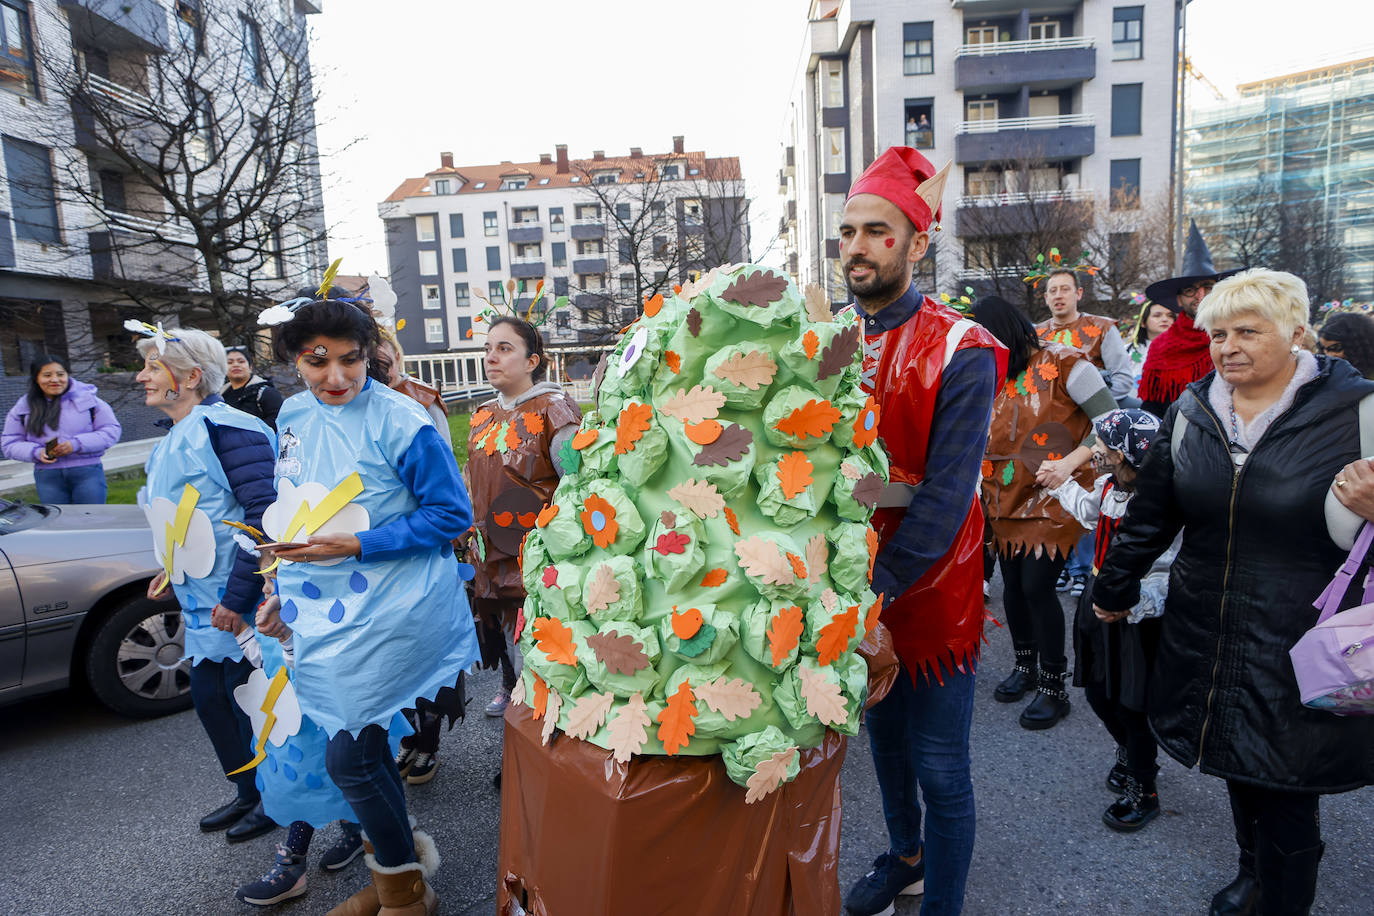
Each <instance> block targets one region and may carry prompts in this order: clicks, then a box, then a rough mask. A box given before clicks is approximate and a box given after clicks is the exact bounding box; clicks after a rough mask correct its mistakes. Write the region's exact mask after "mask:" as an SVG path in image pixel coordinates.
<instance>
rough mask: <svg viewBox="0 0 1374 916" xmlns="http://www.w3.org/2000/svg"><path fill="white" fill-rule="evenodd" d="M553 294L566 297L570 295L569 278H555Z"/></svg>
mask: <svg viewBox="0 0 1374 916" xmlns="http://www.w3.org/2000/svg"><path fill="white" fill-rule="evenodd" d="M553 294H554V295H555V296H566V295H567V294H568V278H567V277H554V278H553Z"/></svg>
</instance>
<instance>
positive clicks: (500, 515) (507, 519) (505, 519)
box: [491, 512, 515, 528]
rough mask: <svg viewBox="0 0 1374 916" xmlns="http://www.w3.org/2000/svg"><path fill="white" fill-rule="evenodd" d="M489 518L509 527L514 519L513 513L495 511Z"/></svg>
mask: <svg viewBox="0 0 1374 916" xmlns="http://www.w3.org/2000/svg"><path fill="white" fill-rule="evenodd" d="M491 520H492V521H493V522H495V523H496V524H498V525H500V526H501V527H502V528H509V527H510V523H511V522H513V521H515V513H513V512H497V513H496V514H495V515H493V516H492V517H491Z"/></svg>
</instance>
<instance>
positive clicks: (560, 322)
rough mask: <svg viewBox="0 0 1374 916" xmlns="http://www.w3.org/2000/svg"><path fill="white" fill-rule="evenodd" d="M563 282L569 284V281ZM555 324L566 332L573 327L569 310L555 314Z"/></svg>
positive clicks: (561, 310)
mask: <svg viewBox="0 0 1374 916" xmlns="http://www.w3.org/2000/svg"><path fill="white" fill-rule="evenodd" d="M563 282H564V283H567V282H568V281H567V280H564V281H563ZM554 322H555V325H556V327H557V328H558V329H559V330H560V331H566V330H567V329H568V328H570V327H572V316H571V315H569V314H568V311H567V309H560V310H559V311H557V312H554Z"/></svg>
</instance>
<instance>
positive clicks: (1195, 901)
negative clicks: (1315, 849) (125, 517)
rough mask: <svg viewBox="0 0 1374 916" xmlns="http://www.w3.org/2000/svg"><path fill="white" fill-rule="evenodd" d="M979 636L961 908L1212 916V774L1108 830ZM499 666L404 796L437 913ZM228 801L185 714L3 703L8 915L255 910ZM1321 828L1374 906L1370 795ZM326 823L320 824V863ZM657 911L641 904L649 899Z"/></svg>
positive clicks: (482, 896)
mask: <svg viewBox="0 0 1374 916" xmlns="http://www.w3.org/2000/svg"><path fill="white" fill-rule="evenodd" d="M995 590H996V585H994V594H996V591H995ZM1065 603H1066V604H1067V601H1066V602H1065ZM994 613H995V614H997V615H998V616H1000V611H998V609H997V608H994ZM988 640H989V644H988V645H987V647H986V649H985V665H984V672H985V673H984V675H983V676H982V678H981V679H980V683H979V685H978V699H977V703H976V706H975V713H974V725H973V734H972V746H973V779H974V785H975V790H976V794H977V805H978V838H977V846H976V848H975V850H974V860H973V869H972V873H971V875H970V877H969V882H968V896H967V900H966V905H965V909H964V912H965V913H967V914H971V916H981V914H989V916H1016V914H1050V913H1055V914H1062V913H1069V914H1079V913H1082V914H1113V916H1114V914H1175V913H1178V914H1187V913H1197V914H1202V913H1205V912H1206V911H1207V903H1208V900H1209V899H1210V897H1211V895H1212V893H1213V892H1215V891H1216V890H1217V889H1218V888H1220V887H1221V886H1222V885H1224V884H1226V883H1227V882H1228V881H1229V880H1230V879H1231V877H1232V876H1233V874H1234V872H1235V848H1234V844H1233V840H1232V838H1231V837H1232V831H1231V817H1230V809H1229V807H1228V806H1227V802H1226V792H1225V787H1224V785H1223V784H1222V782H1221V781H1220V780H1218V779H1214V778H1212V777H1208V776H1202V775H1200V774H1198V773H1197V772H1196V771H1188V770H1185V769H1183V768H1182V767H1181V766H1179V765H1177V764H1175V763H1174V762H1172V761H1169V760H1165V761H1164V762H1163V764H1162V766H1163V770H1162V772H1161V773H1160V785H1159V789H1160V798H1161V801H1162V802H1163V806H1164V813H1163V815H1162V816H1161V817H1160V818H1158V819H1157V820H1156V821H1155V822H1154V823H1152V824H1151V825H1150V826H1148V827H1147V828H1146V829H1145V830H1144V831H1143V832H1141V833H1139V834H1135V835H1120V834H1116V833H1113V832H1112V831H1110V830H1108V829H1106V828H1105V827H1104V826H1103V825H1102V822H1101V820H1100V818H1101V814H1102V811H1103V809H1104V808H1105V807H1106V806H1107V805H1108V804H1109V803H1110V802H1111V800H1112V799H1111V796H1110V794H1109V793H1108V791H1107V790H1106V788H1105V787H1104V786H1103V785H1102V780H1103V778H1104V776H1105V775H1106V772H1107V769H1108V767H1109V766H1110V765H1111V762H1112V760H1113V747H1112V744H1111V741H1110V739H1109V738H1108V736H1107V733H1106V731H1105V730H1104V729H1103V728H1102V726H1101V724H1100V723H1098V721H1097V720H1096V718H1095V717H1094V716H1093V714H1092V712H1091V710H1090V709H1089V708H1088V705H1087V703H1086V702H1085V701H1084V700H1083V699H1082V693H1081V692H1080V691H1076V690H1075V691H1073V703H1074V706H1073V713H1072V714H1071V715H1070V716H1069V718H1068V719H1067V720H1065V721H1064V722H1062V723H1060V724H1059V725H1058V726H1057V727H1055V728H1053V729H1051V730H1049V731H1045V732H1029V731H1025V730H1023V729H1022V728H1020V727H1019V726H1018V725H1017V723H1016V716H1017V714H1018V713H1019V710H1020V705H1021V704H1013V705H1003V704H1000V703H996V702H994V701H993V700H992V695H991V694H992V688H993V686H994V684H995V683H996V682H997V680H998V679H1000V678H1001V677H1002V676H1003V675H1004V674H1005V672H1006V670H1007V668H1008V667H1009V666H1010V658H1011V648H1010V640H1009V638H1008V636H1007V633H1006V630H1005V629H1000V628H997V627H992V626H990V627H989V629H988ZM495 677H496V676H495V674H494V673H491V672H482V673H479V674H478V675H477V676H476V677H475V678H474V679H473V681H472V697H473V702H472V709H473V712H474V715H473V716H471V717H470V718H469V719H468V721H466V722H462V723H459V724H458V725H457V726H456V727H455V728H454V729H453V730H452V731H451V732H448V733H446V734H445V735H444V737H443V744H442V747H441V752H440V759H441V765H440V767H439V770H438V773H437V775H436V777H435V779H434V780H433V781H432V782H430V783H429V784H427V785H424V786H414V787H411V788H410V789H409V795H410V802H411V813H412V814H414V815H415V816H416V817H417V818H418V820H419V823H420V825H421V826H422V827H423V828H424V829H426V830H428V831H430V832H431V833H432V834H433V835H434V837H435V840H436V841H437V843H438V846H439V849H440V851H441V853H442V855H443V859H444V861H443V864H442V866H441V868H440V870H439V874H438V876H437V879H436V881H435V885H436V889H437V890H438V892H439V896H440V899H441V901H442V907H441V912H443V913H446V914H449V916H469V914H474V916H475V914H483V916H490V914H493V913H494V912H495V904H494V899H495V897H494V894H495V883H496V850H497V834H498V824H499V810H498V809H499V793H498V791H497V790H496V789H495V788H494V787H493V785H492V777H493V776H494V775H495V773H496V772H497V769H498V768H499V766H500V757H501V728H502V726H501V722H500V720H496V719H487V718H485V717H483V716H482V714H481V707H482V705H483V704H484V703H485V701H486V699H487V698H488V697H489V696H490V695H491V693H492V691H493V690H494V688H495V686H496V679H495ZM842 778H843V797H844V821H843V831H842V833H843V836H842V843H841V849H840V883H841V886H842V887H848V886H849V884H850V883H852V882H853V881H854V880H855V879H857V878H858V877H859V876H860V875H862V874H863V873H864V872H865V871H867V869H868V867H869V863H870V861H871V860H872V858H873V857H874V856H876V855H877V854H878V853H879V852H880V851H882V850H883V849H884V848H885V845H886V833H885V830H884V828H883V823H882V814H881V807H880V804H879V800H878V788H877V783H876V780H875V779H874V776H873V769H872V764H871V762H870V758H869V752H868V743H867V737H866V736H865V735H864V734H862V733H861V734H860V736H859V738H858V739H856V740H854V741H851V742H850V743H849V754H848V758H847V760H846V762H845V766H844V771H843V777H842ZM229 796H230V791H229V788H228V783H226V782H225V781H224V779H223V778H222V777H221V776H219V774H218V773H217V772H216V769H215V765H214V758H213V756H212V754H211V750H210V746H209V742H208V740H207V739H206V737H205V735H204V733H203V732H202V731H201V729H200V725H199V723H198V722H197V721H196V718H195V715H194V713H192V712H186V713H181V714H178V715H174V716H169V717H166V718H163V719H158V720H153V721H144V722H137V721H131V720H127V719H122V718H120V717H119V716H116V715H114V714H113V713H109V712H107V711H105V710H104V709H103V708H102V707H100V706H99V705H98V704H97V703H96V702H95V701H94V700H93V699H91V698H89V697H88V696H86V695H85V694H84V693H81V692H77V691H73V692H68V693H62V694H57V695H53V696H50V697H46V698H42V699H38V700H33V701H30V702H27V703H23V704H20V705H17V706H10V707H5V708H3V709H0V852H3V859H2V860H0V861H2V862H3V864H0V913H14V914H23V916H48V914H54V916H56V914H60V916H67V914H81V916H105V914H111V916H114V914H121V916H122V914H139V916H143V914H158V916H161V914H195V916H214V914H247V913H251V912H253V911H254V910H255V908H254V907H250V906H247V905H245V904H241V903H239V902H238V901H236V900H235V899H234V898H233V890H234V888H235V887H236V886H237V885H238V884H240V883H241V882H243V881H245V880H248V879H250V878H253V877H256V876H257V875H258V874H260V873H262V872H263V871H265V870H266V869H267V867H268V866H269V865H270V864H271V860H272V854H273V847H274V844H275V843H276V842H277V841H278V840H279V839H282V838H283V833H277V834H274V835H269V836H267V837H263V838H260V839H257V840H253V841H250V842H248V843H244V844H240V845H237V846H230V845H227V844H226V843H225V841H224V837H223V835H222V834H202V833H200V832H199V831H198V830H197V829H196V823H195V822H196V820H197V819H198V818H199V817H200V815H202V814H203V813H205V812H207V811H209V810H210V809H211V808H214V807H216V806H217V805H219V804H220V803H222V802H224V801H227V800H228V798H229ZM1322 826H1323V833H1324V835H1325V838H1326V843H1327V850H1326V857H1325V859H1324V861H1323V863H1322V872H1321V882H1320V887H1319V889H1318V896H1317V906H1316V909H1315V910H1314V912H1316V913H1321V914H1341V916H1357V914H1358V916H1368V914H1370V913H1374V903H1371V900H1370V896H1369V894H1370V891H1369V889H1370V888H1371V887H1374V855H1371V853H1370V850H1371V849H1374V790H1370V789H1366V790H1363V791H1360V792H1354V793H1348V794H1345V795H1339V796H1333V797H1328V798H1326V799H1325V800H1324V801H1323V802H1322ZM336 830H337V827H333V826H331V827H330V828H328V829H327V830H325V831H323V832H322V833H321V834H317V838H316V840H315V848H314V850H312V862H313V861H314V860H315V859H317V858H318V855H319V853H320V852H321V851H322V850H323V849H324V848H325V847H326V846H327V845H328V843H330V842H332V840H333V839H334V837H335V835H336V834H335V831H336ZM707 867H715V868H721V869H728V868H730V867H731V864H730V863H728V862H720V863H712V864H710V865H708V866H707ZM365 881H366V871H365V869H364V868H363V867H362V863H361V859H360V860H359V861H358V862H356V863H355V864H354V865H353V866H350V868H348V869H347V870H345V871H344V872H343V873H342V874H339V875H330V874H326V873H325V872H323V871H321V870H319V869H318V868H312V870H311V872H310V892H309V893H308V894H307V895H306V896H305V897H303V898H299V899H298V900H295V901H291V902H289V903H287V904H284V905H282V906H281V907H280V908H279V909H280V911H281V912H283V913H288V914H291V916H306V914H322V913H325V912H326V911H327V910H328V909H329V908H330V907H331V906H332V905H333V904H335V903H337V902H338V901H339V900H341V899H343V898H344V897H345V896H347V895H348V894H350V893H352V892H353V891H354V890H356V889H358V888H359V887H361V886H362V885H363V883H364V882H365ZM651 909H652V903H651V902H650V901H646V902H645V909H644V910H643V912H644V913H648V912H651ZM919 910H920V898H902V900H901V901H900V902H899V903H898V906H897V913H898V914H903V916H914V914H916V913H918V912H919ZM554 916H592V914H554ZM615 916H619V914H615ZM710 916H718V914H710ZM719 916H724V914H719Z"/></svg>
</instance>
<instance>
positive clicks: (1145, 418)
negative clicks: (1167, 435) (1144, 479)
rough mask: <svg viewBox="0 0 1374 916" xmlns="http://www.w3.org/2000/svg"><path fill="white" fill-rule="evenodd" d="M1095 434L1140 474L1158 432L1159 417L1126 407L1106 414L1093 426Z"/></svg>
mask: <svg viewBox="0 0 1374 916" xmlns="http://www.w3.org/2000/svg"><path fill="white" fill-rule="evenodd" d="M1093 430H1094V431H1095V432H1096V433H1097V438H1099V439H1101V440H1102V444H1103V445H1105V446H1107V448H1111V449H1116V450H1117V451H1118V452H1120V453H1121V454H1123V455H1125V456H1126V463H1127V464H1129V465H1130V466H1131V467H1133V468H1135V469H1136V470H1139V469H1140V463H1141V462H1142V461H1144V460H1145V451H1146V450H1147V449H1148V448H1149V447H1150V442H1151V441H1152V440H1153V439H1154V437H1155V433H1157V432H1159V417H1156V416H1155V415H1154V414H1152V413H1150V412H1148V411H1145V410H1140V409H1139V408H1136V407H1127V408H1124V409H1121V410H1113V411H1110V412H1108V413H1105V414H1103V415H1102V416H1101V417H1100V418H1098V420H1097V422H1096V423H1094V424H1093Z"/></svg>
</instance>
